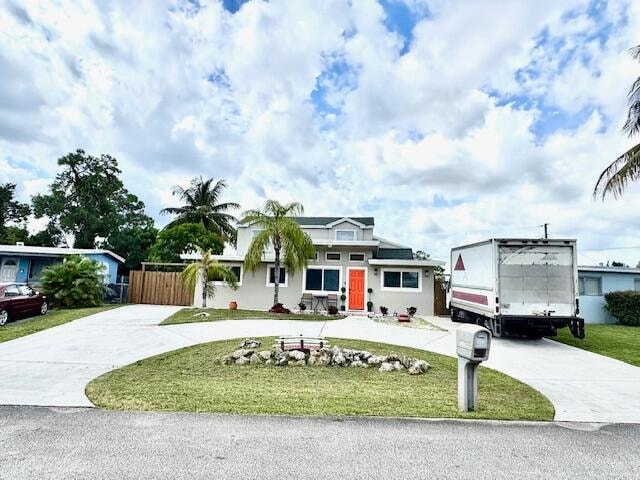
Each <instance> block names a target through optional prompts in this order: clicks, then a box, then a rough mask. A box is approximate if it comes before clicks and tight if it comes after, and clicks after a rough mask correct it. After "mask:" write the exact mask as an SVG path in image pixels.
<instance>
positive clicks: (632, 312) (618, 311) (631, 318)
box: [604, 290, 640, 327]
mask: <svg viewBox="0 0 640 480" xmlns="http://www.w3.org/2000/svg"><path fill="white" fill-rule="evenodd" d="M604 299H605V302H606V305H605V307H604V308H605V309H606V310H607V312H609V313H610V314H611V315H612V316H613V317H614V318H615V319H616V320H617V321H618V323H619V324H620V325H629V326H633V327H638V326H640V291H633V290H630V291H623V292H609V293H605V295H604Z"/></svg>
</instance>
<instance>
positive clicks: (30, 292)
mask: <svg viewBox="0 0 640 480" xmlns="http://www.w3.org/2000/svg"><path fill="white" fill-rule="evenodd" d="M18 289H19V290H20V294H22V295H33V290H32V289H31V287H30V286H28V285H19V286H18Z"/></svg>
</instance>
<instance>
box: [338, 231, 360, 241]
mask: <svg viewBox="0 0 640 480" xmlns="http://www.w3.org/2000/svg"><path fill="white" fill-rule="evenodd" d="M355 239H356V231H355V230H336V240H341V241H347V242H353V241H355Z"/></svg>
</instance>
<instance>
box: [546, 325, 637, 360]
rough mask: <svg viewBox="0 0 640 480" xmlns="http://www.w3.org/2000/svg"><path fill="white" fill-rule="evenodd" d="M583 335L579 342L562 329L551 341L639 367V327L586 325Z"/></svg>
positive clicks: (566, 330) (567, 330) (565, 329)
mask: <svg viewBox="0 0 640 480" xmlns="http://www.w3.org/2000/svg"><path fill="white" fill-rule="evenodd" d="M585 333H586V337H585V339H584V340H580V339H578V338H574V337H572V336H571V333H570V332H569V329H567V328H563V329H562V330H559V331H558V336H557V337H553V338H552V340H556V341H557V342H561V343H565V344H567V345H571V346H572V347H578V348H582V349H583V350H589V351H590V352H594V353H599V354H600V355H606V356H607V357H611V358H615V359H617V360H622V361H623V362H627V363H630V364H631V365H635V366H637V367H640V327H628V326H625V325H603V324H586V325H585Z"/></svg>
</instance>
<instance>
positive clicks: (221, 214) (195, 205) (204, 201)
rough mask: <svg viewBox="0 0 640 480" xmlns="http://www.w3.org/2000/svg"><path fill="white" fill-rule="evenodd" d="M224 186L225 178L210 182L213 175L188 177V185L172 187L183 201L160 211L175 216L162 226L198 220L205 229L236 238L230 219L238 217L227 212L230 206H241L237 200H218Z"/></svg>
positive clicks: (225, 236) (227, 237) (228, 237)
mask: <svg viewBox="0 0 640 480" xmlns="http://www.w3.org/2000/svg"><path fill="white" fill-rule="evenodd" d="M225 188H227V183H226V182H225V181H224V180H219V181H218V182H217V183H216V184H215V185H213V178H208V179H206V180H205V179H203V178H202V177H198V178H194V179H193V180H191V186H189V188H182V187H179V186H174V187H173V195H176V196H178V197H180V199H181V200H182V201H184V203H185V205H184V206H182V207H169V208H164V209H162V210H161V211H160V213H163V214H165V213H169V214H173V215H177V217H176V218H175V219H174V220H173V221H172V222H171V223H169V224H168V225H167V226H166V227H165V228H171V227H175V226H176V225H181V224H183V223H200V224H202V225H203V226H204V227H205V228H206V229H207V230H209V231H211V232H216V233H218V234H220V235H222V236H223V237H224V238H225V239H227V240H232V239H234V238H235V232H236V230H235V228H234V227H233V225H232V222H236V221H237V219H236V218H235V217H234V216H233V215H230V214H229V213H227V211H229V210H235V209H238V208H240V205H238V204H237V203H232V202H226V203H218V201H219V200H220V197H221V196H222V191H223V190H224V189H225Z"/></svg>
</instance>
